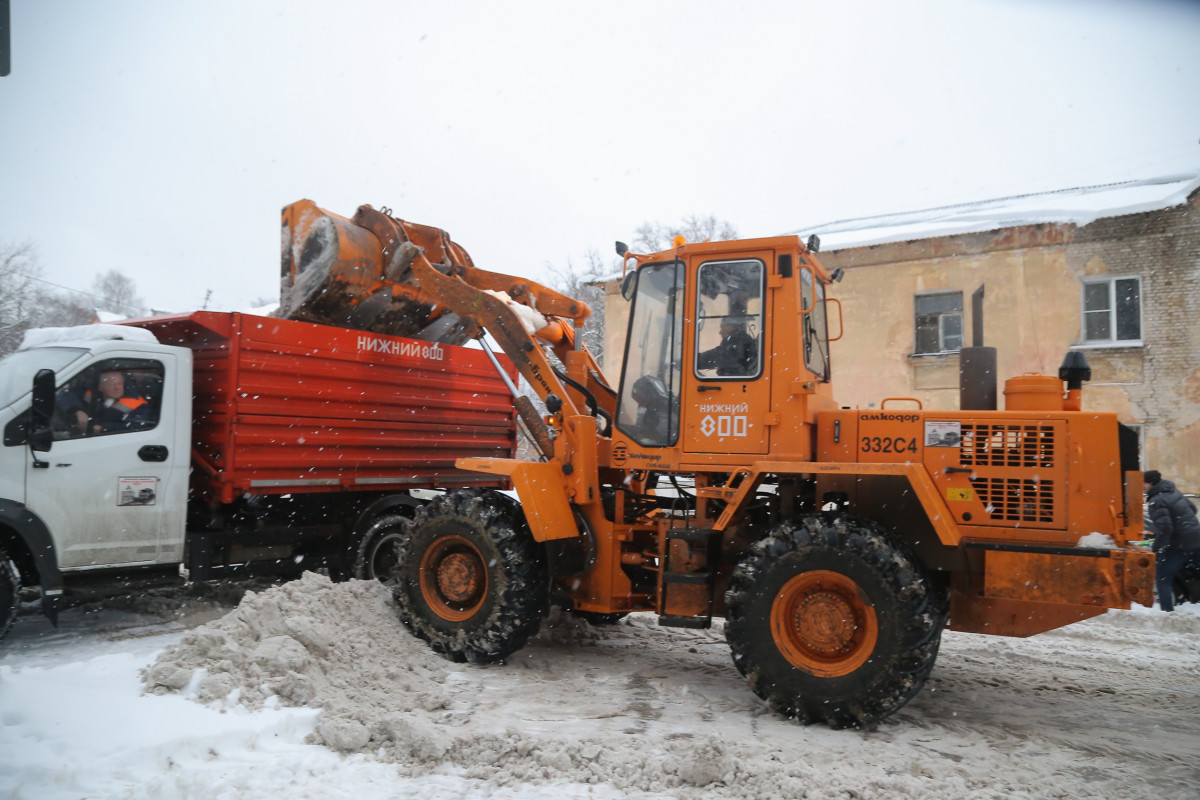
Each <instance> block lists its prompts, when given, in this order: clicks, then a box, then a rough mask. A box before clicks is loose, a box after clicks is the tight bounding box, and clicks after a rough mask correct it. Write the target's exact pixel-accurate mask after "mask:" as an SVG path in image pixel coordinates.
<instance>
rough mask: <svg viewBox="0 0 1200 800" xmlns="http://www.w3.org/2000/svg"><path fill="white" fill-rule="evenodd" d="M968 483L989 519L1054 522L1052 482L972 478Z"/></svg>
mask: <svg viewBox="0 0 1200 800" xmlns="http://www.w3.org/2000/svg"><path fill="white" fill-rule="evenodd" d="M971 485H972V486H973V487H974V488H975V493H976V494H977V495H979V501H980V502H981V503H983V507H984V510H985V511H987V513H988V516H989V517H991V519H993V520H1005V521H1007V522H1045V523H1049V522H1054V481H1039V480H1032V479H1028V478H972V479H971Z"/></svg>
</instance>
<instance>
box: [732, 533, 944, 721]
mask: <svg viewBox="0 0 1200 800" xmlns="http://www.w3.org/2000/svg"><path fill="white" fill-rule="evenodd" d="M942 594H943V593H942V592H941V591H940V590H939V589H937V588H935V587H933V586H931V585H930V582H929V581H928V579H927V578H926V577H925V575H924V573H923V571H922V570H921V568H920V567H919V565H918V564H917V562H916V560H915V558H914V557H913V556H912V555H911V554H909V553H908V552H907V548H905V547H904V546H903V545H902V544H901V543H900V542H898V541H894V540H893V539H892V537H890V536H889V535H888V532H887V530H886V529H885V528H883V526H881V525H878V524H877V523H874V522H871V521H868V520H863V519H858V518H855V517H850V516H840V517H837V518H835V519H832V520H827V519H825V518H823V517H822V516H820V515H814V516H809V517H803V518H801V519H799V520H796V521H794V522H788V523H784V524H782V525H780V526H778V527H776V528H775V529H774V530H773V531H771V533H770V535H768V536H767V537H766V538H764V539H762V540H760V541H759V542H757V543H756V544H755V545H754V546H753V547H751V549H750V551H749V552H748V553H747V555H746V557H745V558H744V559H743V560H742V562H741V563H740V564H739V565H738V567H737V568H736V569H735V570H734V572H733V574H732V576H731V578H730V586H729V591H728V592H727V593H726V595H725V604H726V609H725V613H726V621H725V636H726V639H727V640H728V641H729V645H730V648H731V650H732V652H733V662H734V664H735V665H736V666H737V668H738V670H739V671H740V672H741V673H742V675H744V676H745V677H746V679H747V681H748V682H749V684H750V688H751V689H752V690H753V691H754V692H755V694H757V695H758V696H759V697H761V698H762V699H763V700H765V701H766V703H767V705H768V706H770V707H771V708H772V709H774V710H775V711H777V712H779V713H781V714H783V715H784V716H787V717H792V718H795V719H797V720H799V721H801V722H803V723H805V724H808V723H813V722H825V723H826V724H828V725H829V726H830V727H831V728H846V727H854V728H861V727H868V726H873V725H874V724H875V723H877V722H878V721H879V720H881V719H883V718H884V717H886V716H887V715H889V714H891V713H893V712H895V711H897V710H898V709H899V708H901V707H902V706H903V705H904V704H905V703H907V702H908V701H909V700H910V699H912V698H913V696H915V695H916V694H917V692H919V691H920V689H921V687H922V686H923V685H924V683H925V680H926V679H927V678H928V677H929V673H930V671H931V670H932V669H933V663H934V660H935V659H936V658H937V651H938V646H939V644H940V642H941V633H942V628H943V626H944V625H945V622H946V610H945V609H946V604H945V603H944V602H942V599H943V598H942Z"/></svg>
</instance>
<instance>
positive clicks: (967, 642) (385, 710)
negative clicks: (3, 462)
mask: <svg viewBox="0 0 1200 800" xmlns="http://www.w3.org/2000/svg"><path fill="white" fill-rule="evenodd" d="M148 687H149V689H148ZM172 687H178V690H175V689H174V688H172ZM298 703H307V704H308V705H296V704H298ZM0 797H13V798H30V799H31V800H32V799H33V798H36V799H37V800H43V799H44V798H71V800H75V799H76V798H89V800H99V799H100V798H206V799H207V798H259V797H272V798H274V797H286V798H288V800H304V799H305V798H355V800H372V799H373V798H409V797H412V798H418V797H419V798H421V800H440V799H441V798H501V799H502V800H503V799H505V798H521V799H524V798H547V799H549V798H567V799H570V798H601V799H604V800H607V799H608V798H756V800H757V799H758V798H764V799H766V798H781V799H782V798H787V799H788V800H791V799H792V798H895V797H901V798H956V799H957V798H1043V797H1063V798H1093V797H1094V798H1105V800H1114V798H1141V797H1148V798H1149V797H1152V798H1156V800H1167V799H1169V798H1181V799H1182V798H1188V799H1189V800H1191V799H1192V798H1196V797H1200V613H1197V607H1196V606H1186V605H1185V606H1183V607H1182V608H1181V609H1180V610H1179V611H1177V612H1176V613H1175V614H1173V615H1170V614H1164V613H1162V612H1159V611H1157V610H1150V609H1137V610H1134V611H1129V612H1110V613H1109V614H1107V615H1105V616H1104V617H1101V618H1099V619H1096V620H1091V621H1088V622H1085V623H1080V624H1077V625H1074V626H1071V627H1068V628H1064V629H1062V630H1059V631H1054V632H1051V633H1048V634H1043V635H1041V636H1037V637H1033V638H1031V639H1026V640H1017V639H1002V638H993V637H984V636H975V635H966V634H956V633H952V632H950V633H947V634H946V635H945V638H944V643H943V647H942V652H941V655H940V657H939V660H938V663H937V666H936V667H935V668H934V672H933V676H932V678H931V679H930V681H929V683H928V684H927V685H926V687H925V690H924V692H922V693H921V694H920V695H919V696H918V697H917V698H916V699H915V700H913V701H912V702H911V703H910V704H909V705H908V706H906V707H905V708H904V709H903V710H902V711H900V712H899V713H898V714H896V715H894V716H893V717H891V718H889V719H888V720H886V721H885V722H884V723H882V724H881V725H880V726H879V727H878V728H877V729H876V730H874V731H870V732H855V731H831V730H829V729H827V728H825V727H819V726H812V727H803V726H799V725H796V724H795V723H792V722H789V721H787V720H784V719H781V718H779V717H777V716H775V715H774V714H772V713H770V712H768V711H766V710H765V709H764V708H763V707H762V704H761V703H760V702H759V701H758V700H757V699H756V698H755V697H754V695H753V694H752V693H751V692H750V690H749V689H748V688H747V687H746V685H745V683H744V681H743V680H742V679H741V677H740V676H739V675H738V674H737V671H736V670H735V669H734V667H733V665H732V663H731V660H730V657H729V652H728V648H727V647H726V645H725V642H724V637H723V634H722V632H721V630H720V628H719V626H718V627H714V629H712V630H707V631H692V630H682V629H670V628H662V629H660V628H658V626H657V625H656V623H655V621H654V618H653V617H652V616H648V615H634V616H632V617H630V618H628V619H627V620H625V621H623V622H622V623H620V624H617V625H613V626H607V627H602V628H601V627H591V626H588V625H587V624H585V623H582V622H580V621H578V620H575V619H573V618H570V617H564V616H559V615H556V616H554V617H552V618H551V619H550V620H548V621H547V623H546V624H545V625H544V626H543V630H542V633H541V634H540V635H539V636H538V637H537V638H536V639H535V640H533V641H532V642H531V643H530V645H529V646H528V647H526V648H525V649H524V650H522V651H521V652H519V653H518V654H517V655H516V656H514V657H513V658H511V659H510V660H509V663H508V664H506V665H502V666H489V667H481V666H470V665H462V664H451V663H449V662H446V661H443V660H441V659H439V658H436V657H434V656H432V655H431V654H430V653H428V652H427V650H426V649H425V648H424V647H423V645H421V644H420V643H419V642H416V641H414V640H413V639H411V637H409V636H408V635H407V633H406V632H404V630H403V628H402V627H401V626H400V625H399V624H398V623H397V621H396V619H395V616H394V612H393V610H392V608H391V607H390V601H389V599H388V598H387V597H386V596H384V595H383V594H382V593H381V591H380V590H379V589H378V587H377V586H376V585H374V584H367V583H359V582H352V583H349V584H337V585H334V584H330V583H329V582H328V581H327V580H325V579H323V578H320V577H318V576H307V577H306V578H305V579H303V580H301V581H296V582H292V583H290V584H286V585H285V586H282V587H279V588H274V589H268V590H265V591H262V592H259V593H256V594H250V595H247V598H246V600H244V601H243V603H242V604H241V606H240V607H239V608H237V609H236V610H231V609H230V607H229V606H228V605H221V604H219V603H217V602H215V601H212V600H197V599H194V598H193V599H188V598H186V597H174V598H166V599H165V600H163V599H159V600H156V601H153V602H146V601H142V602H137V603H133V604H124V605H123V604H111V603H110V604H108V605H107V606H106V607H104V608H99V609H90V610H86V611H84V610H76V611H71V612H67V613H65V614H64V615H63V617H62V619H61V626H60V628H59V629H57V630H55V629H53V628H51V627H50V626H49V624H48V623H47V622H46V621H45V620H44V619H42V618H41V617H40V616H36V615H32V614H30V615H26V616H23V617H22V618H21V619H19V620H18V622H17V624H16V626H15V627H14V629H13V631H12V632H11V633H10V635H9V637H8V639H7V640H5V642H4V643H3V644H0Z"/></svg>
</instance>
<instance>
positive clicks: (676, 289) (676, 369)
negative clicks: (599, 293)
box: [617, 261, 683, 447]
mask: <svg viewBox="0 0 1200 800" xmlns="http://www.w3.org/2000/svg"><path fill="white" fill-rule="evenodd" d="M681 303H683V263H682V262H679V261H672V262H668V263H665V264H648V265H646V266H643V267H642V268H641V269H640V270H639V272H638V282H637V291H636V293H635V294H634V298H633V310H632V312H631V315H630V318H629V338H628V339H627V341H626V344H625V373H624V376H623V377H622V380H621V398H620V406H619V407H618V409H617V428H618V429H619V430H620V431H621V432H622V433H624V434H626V435H627V436H629V438H631V439H633V440H634V441H635V442H637V443H638V444H640V445H644V446H647V447H666V446H669V445H672V444H674V443H675V442H676V441H677V440H678V438H679V384H680V380H681V377H682V361H683V314H682V313H681V311H682V306H681Z"/></svg>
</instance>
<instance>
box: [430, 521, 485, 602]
mask: <svg viewBox="0 0 1200 800" xmlns="http://www.w3.org/2000/svg"><path fill="white" fill-rule="evenodd" d="M420 581H421V595H422V596H423V597H424V598H425V602H426V603H428V604H429V607H430V609H432V610H433V612H434V613H435V614H437V615H438V616H439V617H441V618H442V619H446V620H449V621H451V622H462V621H463V620H466V619H470V618H471V616H472V615H473V614H474V613H475V612H477V611H478V610H479V609H480V607H482V606H483V601H484V598H486V597H487V589H488V574H487V564H486V563H485V562H484V560H483V554H482V553H480V552H479V549H478V548H477V547H475V545H474V544H472V543H471V542H470V541H469V540H467V539H464V538H463V537H461V536H444V537H442V538H440V539H438V540H437V541H435V542H433V543H432V544H430V545H429V549H427V550H426V551H425V555H424V556H422V558H421V578H420Z"/></svg>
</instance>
